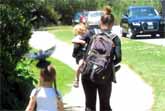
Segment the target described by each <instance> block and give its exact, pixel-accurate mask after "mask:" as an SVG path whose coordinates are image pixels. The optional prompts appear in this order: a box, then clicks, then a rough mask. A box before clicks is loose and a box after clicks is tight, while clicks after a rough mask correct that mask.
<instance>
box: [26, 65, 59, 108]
mask: <svg viewBox="0 0 165 111" xmlns="http://www.w3.org/2000/svg"><path fill="white" fill-rule="evenodd" d="M55 80H56V70H55V68H53V66H52V65H48V66H46V67H45V68H41V70H40V81H39V82H40V83H39V87H38V88H34V89H33V90H32V92H31V94H30V100H29V104H28V106H27V108H26V110H25V111H34V108H35V105H36V104H37V107H36V111H58V109H57V99H56V98H57V92H56V89H54V88H53V87H52V84H53V82H54V81H55Z"/></svg>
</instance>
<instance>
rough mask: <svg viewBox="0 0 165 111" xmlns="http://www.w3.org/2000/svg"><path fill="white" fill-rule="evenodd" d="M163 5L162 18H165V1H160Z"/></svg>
mask: <svg viewBox="0 0 165 111" xmlns="http://www.w3.org/2000/svg"><path fill="white" fill-rule="evenodd" d="M160 2H161V4H162V17H163V18H165V0H161V1H160Z"/></svg>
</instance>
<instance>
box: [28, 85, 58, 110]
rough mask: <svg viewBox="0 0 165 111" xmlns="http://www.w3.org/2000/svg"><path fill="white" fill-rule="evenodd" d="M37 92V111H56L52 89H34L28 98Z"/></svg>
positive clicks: (54, 95) (54, 94)
mask: <svg viewBox="0 0 165 111" xmlns="http://www.w3.org/2000/svg"><path fill="white" fill-rule="evenodd" d="M37 90H39V91H38V93H37V95H36V100H37V111H57V101H56V96H57V95H56V92H55V90H54V88H43V87H40V88H34V89H33V90H32V92H31V95H30V96H35V93H36V91H37Z"/></svg>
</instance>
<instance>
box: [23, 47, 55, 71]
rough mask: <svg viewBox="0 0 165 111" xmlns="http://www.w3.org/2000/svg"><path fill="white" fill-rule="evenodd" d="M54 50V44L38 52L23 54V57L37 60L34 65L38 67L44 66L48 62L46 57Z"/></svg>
mask: <svg viewBox="0 0 165 111" xmlns="http://www.w3.org/2000/svg"><path fill="white" fill-rule="evenodd" d="M54 50H55V46H53V47H51V48H49V49H47V50H45V51H43V50H39V51H38V52H32V53H28V54H26V55H25V57H27V58H30V59H32V60H38V63H37V64H36V66H37V67H38V68H45V67H46V66H48V65H49V64H50V61H48V60H46V58H48V57H49V56H50V55H52V54H53V52H54Z"/></svg>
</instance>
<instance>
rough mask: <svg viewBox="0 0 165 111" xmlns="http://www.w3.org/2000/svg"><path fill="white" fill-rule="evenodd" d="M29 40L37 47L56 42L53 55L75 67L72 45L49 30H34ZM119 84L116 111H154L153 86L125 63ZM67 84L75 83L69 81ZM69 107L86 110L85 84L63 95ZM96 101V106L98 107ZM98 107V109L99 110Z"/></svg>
mask: <svg viewBox="0 0 165 111" xmlns="http://www.w3.org/2000/svg"><path fill="white" fill-rule="evenodd" d="M29 44H30V45H31V46H32V47H34V48H37V49H43V50H45V49H48V48H50V47H51V46H53V45H54V44H56V51H55V53H54V54H53V55H52V57H55V58H57V59H59V60H61V61H63V62H64V63H66V64H68V65H69V66H70V67H71V68H73V69H75V68H76V63H75V60H74V59H73V58H72V56H71V53H72V46H69V45H68V44H66V43H64V42H62V41H59V40H56V39H54V36H53V35H52V34H50V33H48V32H34V33H33V35H32V38H31V39H30V41H29ZM116 76H117V81H118V83H117V84H113V91H112V96H111V106H112V109H113V111H151V110H150V109H151V106H152V104H153V94H152V88H151V87H150V86H149V85H147V84H146V83H145V82H144V81H143V80H142V79H141V78H140V77H139V76H138V75H137V74H135V72H133V71H132V70H130V69H129V68H128V66H126V65H123V64H122V67H121V69H120V70H119V71H118V73H117V74H116ZM68 85H72V83H71V84H68ZM64 103H66V104H65V109H66V111H84V104H85V99H84V92H83V89H82V85H81V84H80V87H79V88H74V87H72V89H71V92H69V93H68V94H66V95H65V96H64ZM98 107H99V105H98V101H97V109H98ZM97 111H99V110H97Z"/></svg>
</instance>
